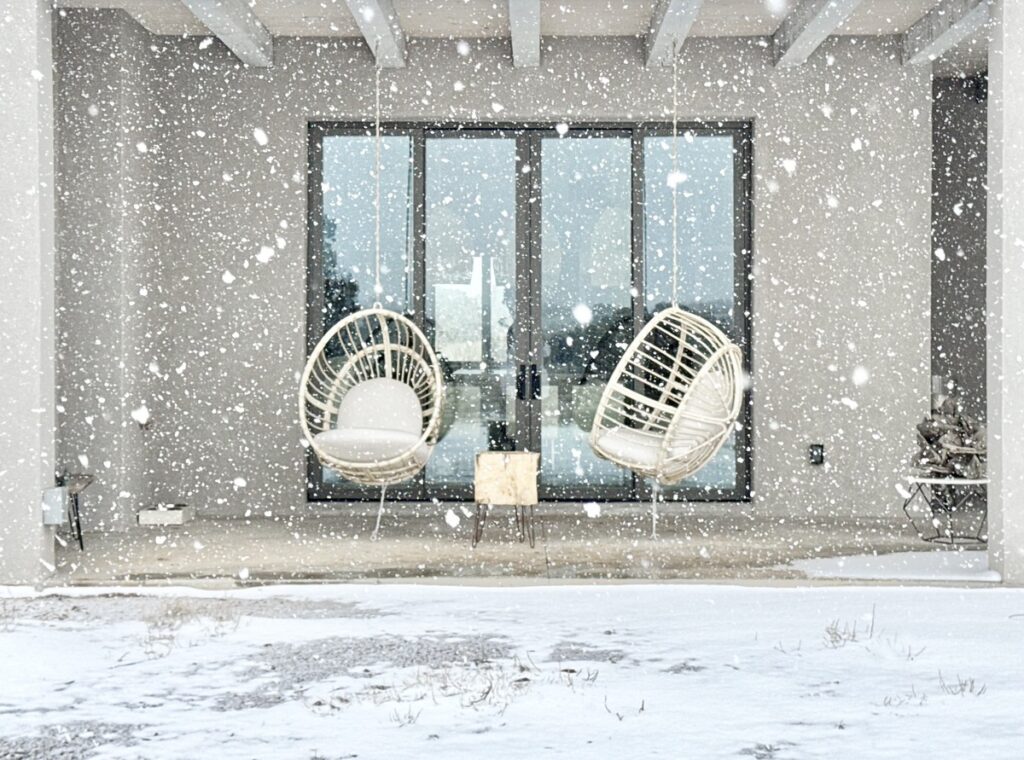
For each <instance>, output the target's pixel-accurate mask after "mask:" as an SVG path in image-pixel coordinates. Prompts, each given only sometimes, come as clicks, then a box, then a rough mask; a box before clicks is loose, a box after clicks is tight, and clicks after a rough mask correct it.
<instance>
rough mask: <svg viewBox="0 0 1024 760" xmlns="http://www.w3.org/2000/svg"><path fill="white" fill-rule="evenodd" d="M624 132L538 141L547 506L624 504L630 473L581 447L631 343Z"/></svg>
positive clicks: (539, 440)
mask: <svg viewBox="0 0 1024 760" xmlns="http://www.w3.org/2000/svg"><path fill="white" fill-rule="evenodd" d="M630 137H631V135H630V133H629V132H615V131H578V132H577V131H570V132H567V133H566V134H565V135H563V136H560V135H558V134H557V133H556V134H552V135H544V136H541V137H540V138H539V149H540V153H539V163H538V170H537V172H536V173H535V176H534V180H535V185H536V188H537V190H536V197H537V198H538V203H539V215H540V224H539V225H538V226H536V227H535V236H534V244H535V250H536V251H537V252H538V253H539V256H538V258H539V259H540V267H539V275H540V286H539V293H538V294H537V295H538V299H537V300H538V301H539V319H538V320H537V322H538V324H537V330H536V335H537V339H536V341H537V344H538V345H537V346H536V352H537V365H538V366H539V367H540V368H541V383H540V386H541V394H540V396H541V397H540V399H539V400H538V402H537V408H536V411H535V414H536V415H538V417H539V428H538V430H537V433H538V434H537V436H536V437H535V446H536V448H537V450H538V451H540V452H541V477H540V484H541V491H542V493H543V495H544V496H546V497H548V498H618V499H624V498H628V497H629V495H630V490H631V487H632V475H631V474H630V473H629V472H628V471H627V470H623V469H622V468H620V467H617V466H615V465H614V464H612V463H611V462H608V461H606V460H603V459H599V458H598V457H597V456H595V455H594V453H593V451H591V448H590V445H589V444H588V442H587V438H588V435H589V433H590V425H591V422H592V421H593V419H594V412H596V411H597V403H598V400H599V399H600V395H601V391H602V390H603V389H604V384H605V382H606V381H607V379H608V378H609V376H610V375H611V372H612V370H613V369H614V368H615V365H616V363H617V362H618V360H619V357H620V356H621V355H622V353H623V351H622V350H623V348H625V345H626V344H628V343H629V341H630V339H632V333H633V314H632V303H633V296H632V294H631V292H630V289H631V287H632V279H633V277H632V228H633V224H632V186H633V184H632V160H631V140H630Z"/></svg>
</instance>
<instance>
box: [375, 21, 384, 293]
mask: <svg viewBox="0 0 1024 760" xmlns="http://www.w3.org/2000/svg"><path fill="white" fill-rule="evenodd" d="M379 47H380V40H377V45H376V46H375V47H374V51H373V57H374V61H375V63H374V68H375V69H376V74H375V93H376V103H375V105H374V111H373V114H374V141H375V145H374V152H375V156H374V168H373V178H374V180H375V181H376V184H377V194H376V197H375V199H374V213H375V215H376V216H375V219H374V236H375V238H376V243H377V280H376V282H375V284H374V286H373V293H374V299H375V300H374V302H373V307H374V308H375V309H379V308H381V294H382V293H383V292H384V286H383V285H381V282H380V144H381V137H380V63H379V61H380V57H379V56H378V55H377V52H378V49H379Z"/></svg>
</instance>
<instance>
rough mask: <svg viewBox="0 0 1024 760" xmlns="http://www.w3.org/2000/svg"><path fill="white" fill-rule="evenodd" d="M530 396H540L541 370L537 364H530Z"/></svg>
mask: <svg viewBox="0 0 1024 760" xmlns="http://www.w3.org/2000/svg"><path fill="white" fill-rule="evenodd" d="M530 397H531V398H540V372H538V371H537V365H536V364H531V365H530Z"/></svg>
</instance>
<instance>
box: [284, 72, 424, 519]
mask: <svg viewBox="0 0 1024 760" xmlns="http://www.w3.org/2000/svg"><path fill="white" fill-rule="evenodd" d="M375 138H376V144H375V147H376V159H375V169H374V179H375V181H376V198H375V212H376V220H375V221H376V284H375V287H374V292H375V294H376V297H377V299H378V300H377V301H376V302H375V303H374V304H373V307H372V308H369V309H362V310H360V311H357V312H355V313H353V314H350V315H349V316H347V317H345V318H344V319H342V320H341V321H339V322H338V323H336V324H335V325H334V326H333V327H331V328H330V329H329V330H328V331H327V332H326V333H325V334H324V336H323V337H322V338H321V339H320V342H319V343H317V345H316V348H314V349H313V352H312V354H310V356H309V359H308V360H307V362H306V367H305V370H304V371H303V373H302V380H301V383H300V387H299V419H300V421H301V424H302V432H303V435H304V436H305V438H306V441H307V442H308V443H309V445H310V447H311V448H312V449H313V452H314V453H315V454H316V456H317V458H318V459H319V460H320V463H321V464H322V465H323V466H324V467H326V468H328V469H330V470H333V471H334V472H337V473H338V474H339V475H341V476H342V477H344V478H347V479H348V480H351V481H353V482H355V483H359V484H361V485H366V486H380V489H381V492H380V507H379V509H378V510H377V523H376V526H375V527H374V530H373V534H372V538H376V537H377V536H378V534H379V532H380V520H381V515H382V514H383V511H384V498H385V494H386V493H387V487H388V486H389V485H393V484H395V483H401V482H402V481H404V480H408V479H409V478H411V477H413V476H414V475H416V473H418V472H419V471H420V470H422V469H423V467H424V466H426V464H427V460H428V459H430V455H431V454H432V453H433V450H434V445H435V444H436V443H437V439H438V431H439V430H440V424H441V418H442V409H443V401H444V385H443V382H442V379H441V368H440V365H439V363H438V360H437V356H436V355H435V354H434V350H433V348H432V347H431V346H430V342H429V341H428V340H427V338H426V336H424V334H423V332H422V331H421V330H420V329H419V328H418V327H417V326H416V325H415V324H414V323H413V322H412V320H410V319H409V318H408V317H406V316H403V315H402V314H399V313H397V312H394V311H391V310H389V309H385V308H383V306H382V304H381V302H380V300H379V299H380V297H381V294H382V292H383V287H382V285H381V276H380V275H381V234H380V209H381V200H380V199H381V189H380V165H381V159H380V154H381V130H380V67H379V66H378V67H377V71H376V111H375Z"/></svg>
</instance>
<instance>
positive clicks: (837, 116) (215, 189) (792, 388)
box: [59, 11, 931, 515]
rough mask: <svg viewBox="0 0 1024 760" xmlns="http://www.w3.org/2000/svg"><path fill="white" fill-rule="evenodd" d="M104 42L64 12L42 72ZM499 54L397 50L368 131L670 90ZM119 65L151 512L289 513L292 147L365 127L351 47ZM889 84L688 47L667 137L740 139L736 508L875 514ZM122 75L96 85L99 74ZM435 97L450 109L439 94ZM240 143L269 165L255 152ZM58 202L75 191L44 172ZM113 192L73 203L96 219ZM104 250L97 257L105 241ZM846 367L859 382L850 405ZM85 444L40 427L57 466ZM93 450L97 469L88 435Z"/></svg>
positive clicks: (894, 340)
mask: <svg viewBox="0 0 1024 760" xmlns="http://www.w3.org/2000/svg"><path fill="white" fill-rule="evenodd" d="M117 23H118V22H117V21H116V20H115V19H114V18H113V17H112V16H108V15H102V14H97V13H95V12H89V11H76V12H71V11H69V12H68V13H67V16H66V18H65V19H64V20H63V21H62V22H61V25H62V27H63V29H62V32H63V33H62V36H61V47H60V52H59V66H60V69H61V71H62V72H70V71H72V70H74V69H75V68H76V67H79V66H80V65H81V64H82V62H83V61H84V60H94V59H96V62H97V65H99V64H100V63H101V61H99V60H98V59H97V58H96V57H92V58H90V53H89V43H88V42H87V33H92V32H96V31H99V30H104V29H110V28H111V27H112V26H114V25H116V24H117ZM90 30H91V31H90ZM122 39H125V38H122ZM507 47H508V46H507V42H503V41H500V40H491V41H487V42H481V43H473V47H472V51H471V53H470V55H468V56H465V57H463V56H460V55H459V54H458V53H457V51H456V47H455V44H454V43H453V42H450V41H444V40H414V41H412V43H411V44H410V48H409V65H408V67H407V68H405V69H401V70H389V71H385V72H384V75H383V81H384V87H385V88H386V89H385V92H386V95H385V98H384V107H385V109H386V117H387V118H389V119H408V120H416V119H424V120H435V119H437V120H445V121H458V120H467V121H469V120H473V119H485V120H486V119H492V118H494V111H493V110H492V104H493V103H495V102H498V103H500V104H501V105H502V106H503V110H502V111H501V113H500V117H501V118H502V119H503V120H519V119H543V120H561V119H568V120H574V119H575V120H583V119H588V120H642V119H651V118H657V119H663V118H665V117H666V106H667V105H668V104H669V103H670V102H671V99H670V89H669V88H670V85H671V69H661V68H655V69H645V68H644V67H643V65H642V60H643V56H642V51H641V47H640V43H639V42H638V41H637V40H634V39H631V38H630V39H625V38H616V39H582V38H575V39H561V40H545V44H544V52H543V65H542V66H541V67H540V68H539V69H536V70H530V69H521V70H516V69H514V68H512V65H511V60H510V58H509V55H508V49H507ZM132 53H133V55H134V54H140V53H141V54H142V55H144V56H145V57H146V58H147V65H146V68H147V70H148V71H149V72H150V74H149V76H150V79H149V85H150V90H149V93H150V97H151V100H152V101H153V102H154V103H155V104H156V108H157V110H158V112H159V114H160V119H159V120H158V121H159V123H158V124H157V126H156V129H157V134H156V135H154V136H153V137H152V141H151V147H156V148H157V154H158V155H159V156H160V159H161V160H160V161H158V162H155V163H153V164H152V169H153V171H154V172H155V174H154V175H153V176H152V179H151V183H150V192H152V193H154V196H153V197H154V198H155V200H154V201H153V202H152V204H151V205H149V206H146V207H145V208H146V211H145V213H144V214H143V216H142V220H141V221H140V225H141V227H142V229H143V231H144V236H143V237H144V243H143V250H145V251H146V252H147V253H146V254H145V255H146V256H147V257H148V258H149V259H151V260H152V261H147V262H145V267H150V266H155V267H157V269H146V268H145V267H142V268H139V269H137V270H135V272H134V274H133V275H132V276H142V277H143V278H146V277H150V278H152V279H147V280H146V281H145V283H144V284H145V285H146V286H147V288H148V290H149V293H150V295H149V297H148V299H149V300H148V303H147V305H146V307H145V308H143V312H144V320H145V322H144V324H145V325H146V327H145V328H144V329H143V330H142V331H141V332H139V333H137V334H133V336H132V340H137V341H139V343H138V345H137V347H136V350H137V351H138V352H140V355H141V356H142V357H144V358H143V359H142V360H141V362H139V363H138V366H137V367H136V370H135V371H137V372H140V373H145V372H148V369H146V368H147V367H148V365H149V363H150V362H151V361H155V362H156V363H157V364H158V365H159V368H160V371H159V373H150V375H151V376H152V377H151V378H150V379H151V380H152V383H151V384H150V385H149V386H148V393H149V406H150V409H151V410H152V412H153V424H152V429H151V430H149V431H147V434H146V437H145V439H144V447H145V452H146V453H145V457H146V462H147V465H146V467H147V470H148V475H149V482H148V485H147V489H148V491H149V497H150V498H153V497H159V498H184V499H186V500H188V501H190V502H192V503H195V504H196V505H197V506H198V507H199V508H200V509H201V510H205V511H208V512H212V513H219V514H233V515H238V514H243V513H245V512H246V510H250V509H251V510H252V511H253V512H256V513H262V512H263V511H269V512H273V513H280V512H285V511H290V510H298V509H302V508H303V505H304V493H305V492H304V486H303V478H304V459H303V457H304V450H303V448H302V446H301V444H300V434H299V429H298V424H297V419H296V386H297V379H298V375H299V372H300V370H301V367H302V364H303V360H304V335H305V305H304V304H305V274H306V273H305V261H306V251H305V219H306V139H305V138H306V124H307V122H308V121H309V120H314V119H340V120H353V119H368V118H369V117H370V115H371V114H372V105H373V89H372V77H373V66H372V59H371V57H370V55H369V53H368V51H367V50H366V48H365V46H364V45H363V44H362V43H361V42H360V41H354V40H311V39H305V40H298V39H278V40H276V43H275V66H274V67H273V68H271V69H267V70H250V69H245V68H243V67H241V66H240V65H239V64H238V62H237V60H236V59H234V57H233V56H232V55H231V54H230V53H229V52H228V51H227V50H226V49H224V48H223V47H222V46H221V45H220V44H219V43H216V42H215V43H214V44H212V45H209V46H206V45H203V43H202V41H201V40H200V39H199V38H186V39H178V38H152V37H151V38H147V39H146V40H145V43H144V44H141V43H140V44H139V45H138V47H137V48H136V49H135V50H134V51H132ZM898 59H899V56H898V52H897V45H896V43H895V40H892V39H864V38H836V39H832V40H830V41H829V42H828V43H827V44H826V45H825V46H824V48H823V49H822V50H821V51H819V52H818V53H817V54H815V55H814V56H813V57H812V59H811V61H810V62H809V63H808V65H806V66H803V67H798V68H795V69H787V70H778V71H777V70H775V69H774V68H773V67H772V65H771V53H770V50H769V48H768V46H767V41H766V40H764V39H718V40H705V39H699V40H691V41H689V42H688V43H687V45H686V48H685V52H684V61H683V63H682V64H681V65H682V68H681V72H680V79H681V82H683V83H684V86H685V91H684V92H683V94H682V97H681V103H682V110H683V114H682V116H683V117H684V118H712V117H721V118H732V119H752V120H754V122H755V142H754V163H755V169H754V174H755V176H754V192H755V231H754V243H755V251H756V252H755V267H754V268H755V282H754V289H753V294H754V309H755V311H754V317H753V323H754V389H755V390H754V392H755V413H754V418H755V436H754V445H755V454H754V479H755V483H754V485H755V492H756V495H755V508H757V509H762V510H766V511H771V512H775V513H778V514H780V515H788V514H797V515H805V514H808V513H836V514H851V513H853V514H871V515H881V514H895V510H896V509H897V508H898V497H897V495H896V491H895V488H894V484H895V482H896V480H897V478H898V477H899V476H900V475H901V474H902V472H903V471H904V469H905V463H906V461H907V458H908V456H909V453H910V451H911V448H912V445H913V440H914V439H913V425H914V424H915V422H916V421H917V419H918V417H919V416H920V415H922V414H923V413H924V412H925V410H926V409H927V403H928V402H927V398H928V377H929V372H930V366H929V365H930V360H929V291H930V274H929V272H930V263H929V262H930V246H929V228H930V220H929V217H930V210H929V208H930V199H929V190H930V172H931V149H930V146H931V82H930V75H929V72H928V71H927V70H921V69H916V68H904V67H902V66H900V65H899V60H898ZM104 60H105V59H104ZM119 65H120V64H119V63H118V62H117V61H116V60H112V61H107V62H106V63H105V66H106V69H107V71H108V75H109V76H115V74H116V69H117V68H118V67H119ZM456 81H460V82H462V83H463V84H464V85H465V88H464V89H463V90H462V91H461V92H458V93H456V91H455V88H454V85H455V83H456ZM82 86H84V87H85V89H84V90H83V89H81V87H78V86H76V88H75V91H74V92H70V91H65V90H64V89H63V88H62V100H61V104H60V107H61V112H62V113H64V112H65V111H66V110H67V109H68V108H69V107H70V106H71V105H72V104H73V103H83V102H84V101H87V100H90V99H92V100H95V99H101V98H102V97H103V94H102V93H103V90H104V87H105V85H104V83H103V81H102V79H101V78H98V77H97V78H95V79H93V80H92V81H91V82H82ZM256 127H259V128H261V129H263V130H264V131H265V132H266V133H267V135H268V137H269V142H268V144H267V145H265V146H261V145H259V144H257V143H256V142H255V141H254V139H253V129H254V128H256ZM59 128H60V129H61V131H62V133H63V138H62V145H63V146H64V147H65V150H68V151H73V152H76V153H85V154H88V153H90V152H93V151H94V150H95V149H96V142H97V140H99V139H100V138H99V136H98V135H93V134H92V133H91V132H88V131H87V132H85V133H79V132H78V131H76V127H75V124H74V122H69V121H68V120H67V119H65V118H62V119H61V120H60V122H59ZM125 139H127V140H128V143H129V144H130V145H133V144H134V143H135V141H136V138H135V136H134V135H125ZM111 171H114V167H111ZM120 171H123V169H121V170H120ZM61 178H62V180H61V181H62V186H63V185H64V184H66V183H71V182H75V181H76V176H75V170H74V168H73V167H72V164H71V163H70V162H69V160H68V157H67V156H64V157H63V158H62V164H61ZM118 181H119V180H118V179H112V180H111V181H109V182H102V183H101V182H96V183H92V184H94V186H96V187H99V188H101V190H102V192H101V193H100V195H101V196H102V197H107V196H108V195H109V193H112V192H114V186H115V185H116V184H117V183H118ZM111 197H112V198H114V200H112V202H116V196H111ZM78 202H79V201H78V200H76V199H74V198H71V197H68V196H67V195H66V194H62V212H63V221H62V240H63V241H64V242H65V243H66V244H68V245H74V244H75V243H74V240H75V238H76V236H77V235H78V234H79V233H76V232H74V231H73V230H71V229H70V227H69V225H68V224H67V220H68V219H69V215H71V216H73V215H75V214H76V213H81V211H80V210H79V211H76V210H75V209H74V208H72V207H73V206H75V205H76V204H77V203H78ZM111 224H113V222H111ZM104 234H109V235H114V236H115V237H116V236H117V234H119V233H118V232H117V230H116V225H115V226H111V227H110V228H109V229H108V230H107V231H106V232H105V233H104ZM262 245H272V246H274V247H275V248H276V249H277V255H276V256H275V257H274V258H273V259H272V260H271V261H270V262H269V263H267V264H261V263H258V262H257V260H256V258H255V254H256V253H257V252H259V250H260V247H261V246H262ZM157 262H158V263H157ZM104 266H110V267H112V268H113V270H114V271H115V272H117V271H121V270H120V269H118V267H119V266H120V265H119V264H118V263H117V262H113V261H112V262H109V263H108V264H104ZM225 272H230V273H231V274H232V275H233V276H234V278H235V279H234V281H233V282H231V283H230V284H225V281H224V278H223V275H224V273H225ZM114 279H116V278H114ZM138 284H140V283H133V285H138ZM111 287H113V285H111ZM130 289H131V288H129V290H130ZM64 317H65V318H64V319H63V321H62V325H63V326H64V330H65V337H64V340H65V341H66V342H67V344H68V345H81V346H85V345H88V344H90V343H92V342H93V340H94V338H95V336H94V335H93V333H92V331H91V330H90V329H89V328H85V327H82V326H79V325H80V323H78V322H77V321H76V320H75V318H74V314H73V313H71V312H69V313H68V314H66V315H64ZM97 329H101V331H102V333H103V335H104V336H106V335H107V332H108V330H107V328H103V327H101V328H97ZM104 340H106V338H104ZM111 358H113V356H111ZM857 367H864V368H865V369H867V370H868V372H869V373H870V380H869V381H868V382H867V383H865V384H863V385H860V386H856V385H854V383H853V382H852V379H851V377H852V373H853V370H854V369H855V368H857ZM69 380H70V378H69V377H68V376H67V375H64V374H62V392H63V393H64V394H66V395H69V396H70V395H71V394H80V395H82V396H83V398H84V400H85V403H86V404H88V403H91V402H90V398H91V396H92V395H93V394H92V391H91V390H90V389H89V388H87V387H84V386H83V385H82V384H81V381H76V382H74V383H72V382H69ZM83 424H84V423H83V422H81V421H80V420H78V419H75V420H68V422H67V424H66V425H65V427H64V428H62V430H63V431H64V432H63V435H64V446H63V448H62V451H63V452H64V455H65V456H71V455H72V454H74V450H73V449H74V446H73V445H72V446H69V445H67V442H68V441H70V440H81V438H77V439H76V438H74V437H73V436H76V435H77V436H81V435H82V433H80V432H72V431H73V429H75V430H81V425H83ZM89 434H90V435H91V434H92V432H91V431H90V432H89ZM96 437H97V440H98V441H99V442H100V443H102V445H105V446H107V447H108V449H109V450H113V443H112V440H111V439H110V437H109V434H108V433H107V432H105V433H104V434H103V435H102V436H101V435H99V434H98V433H96ZM811 442H823V443H825V444H826V446H827V453H828V458H829V466H828V467H826V468H820V467H819V468H812V467H810V466H809V465H807V464H806V448H807V444H809V443H811ZM97 445H99V444H97ZM239 478H241V479H244V481H245V484H246V485H245V486H242V485H241V481H240V480H236V479H239ZM728 508H736V507H728Z"/></svg>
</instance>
